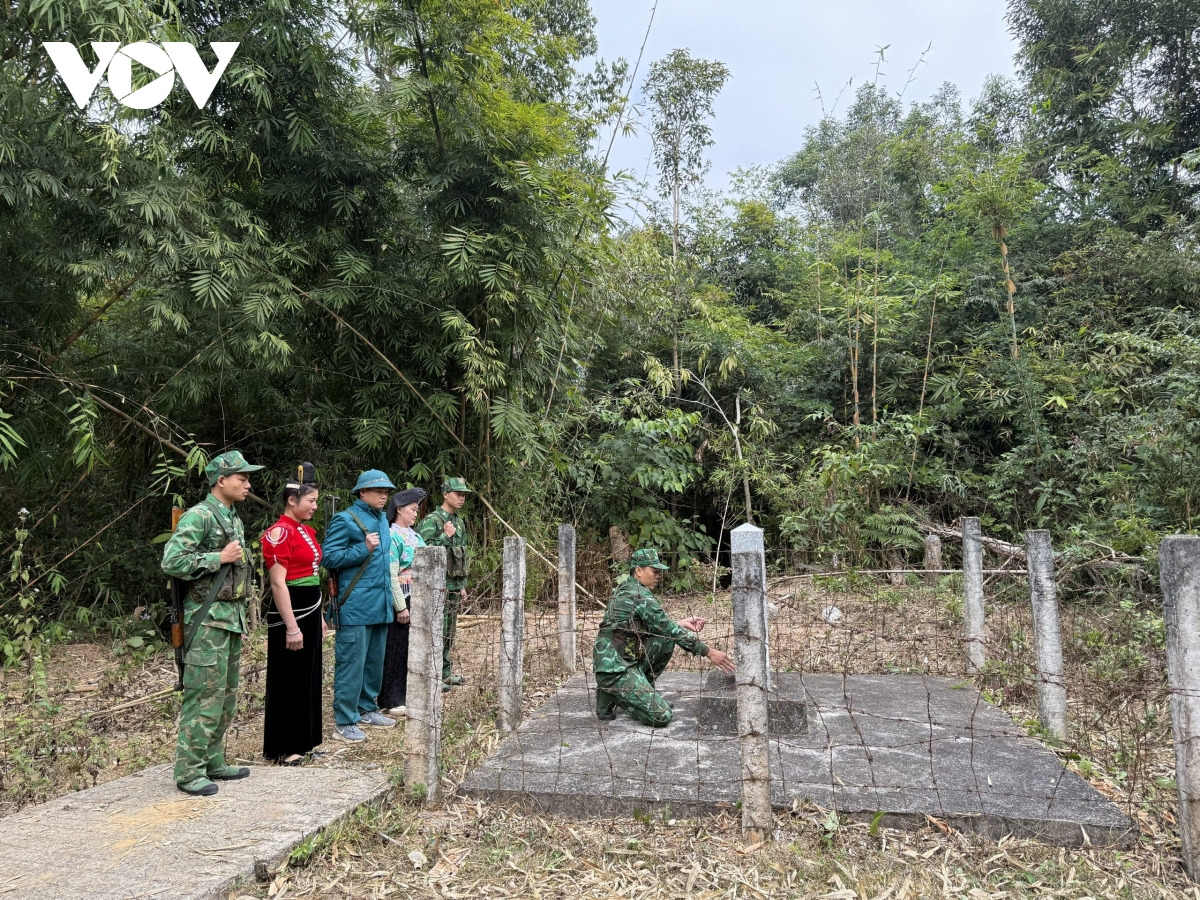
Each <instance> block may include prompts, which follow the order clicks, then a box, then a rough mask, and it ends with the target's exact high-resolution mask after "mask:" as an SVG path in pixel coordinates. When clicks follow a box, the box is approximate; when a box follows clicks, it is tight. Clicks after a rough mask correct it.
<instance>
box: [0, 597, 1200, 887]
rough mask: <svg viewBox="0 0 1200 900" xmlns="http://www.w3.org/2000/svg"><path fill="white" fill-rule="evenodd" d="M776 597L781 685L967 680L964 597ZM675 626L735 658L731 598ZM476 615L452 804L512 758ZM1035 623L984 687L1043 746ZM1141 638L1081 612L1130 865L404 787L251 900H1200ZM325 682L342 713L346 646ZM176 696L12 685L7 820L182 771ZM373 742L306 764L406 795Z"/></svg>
mask: <svg viewBox="0 0 1200 900" xmlns="http://www.w3.org/2000/svg"><path fill="white" fill-rule="evenodd" d="M771 594H772V598H773V600H774V602H775V604H776V608H775V614H774V617H773V619H772V645H773V650H772V652H773V667H775V668H777V669H781V670H792V671H824V672H829V671H833V672H842V671H844V672H853V673H860V672H927V673H930V674H936V675H946V676H951V677H957V676H960V675H963V674H964V673H963V667H962V661H961V659H960V656H961V648H960V645H959V643H958V638H957V629H958V625H957V623H958V622H959V621H961V619H960V618H959V611H958V610H957V608H956V606H955V601H954V598H953V594H952V593H951V592H940V591H933V590H928V589H923V588H918V587H911V586H910V587H908V588H903V589H893V588H886V589H885V588H882V587H872V588H870V589H867V590H863V589H861V587H860V586H855V587H854V590H850V589H848V588H847V586H846V585H844V584H839V583H835V582H830V583H828V584H825V585H821V586H813V585H812V584H811V583H805V582H799V583H797V582H779V583H776V584H774V585H773V586H772V590H771ZM667 606H668V609H669V610H670V612H671V613H672V614H673V615H676V616H677V617H683V616H688V615H696V616H703V617H705V618H707V619H709V625H708V626H707V628H706V629H705V632H704V634H703V637H704V638H705V639H706V641H708V642H709V643H711V644H713V645H715V646H719V647H725V648H730V647H731V644H732V636H731V625H730V610H729V604H728V600H727V597H723V596H718V597H717V598H716V599H715V600H712V599H709V598H707V597H705V596H703V595H692V596H686V597H677V598H669V599H668V601H667ZM831 607H833V608H836V609H837V610H838V612H839V613H840V614H841V615H840V618H839V617H835V616H833V615H832V614H831V613H830V608H831ZM1134 612H1135V613H1136V612H1137V611H1136V610H1135V611H1134ZM470 613H471V614H470V615H468V616H465V617H464V618H463V620H462V623H461V626H460V628H461V630H460V638H459V645H458V650H457V653H456V657H457V659H458V660H459V661H460V664H461V668H462V671H463V673H464V674H465V675H466V677H467V679H468V684H467V685H466V686H464V687H462V688H458V689H456V690H455V691H453V692H451V693H450V694H449V695H448V696H447V703H446V708H445V719H444V728H443V765H442V773H443V774H442V778H443V789H444V793H445V795H446V796H449V797H453V796H454V789H455V787H456V785H457V784H458V783H459V782H461V780H462V779H463V778H464V777H465V776H466V774H467V773H468V772H469V771H471V769H472V768H473V767H474V765H475V764H477V763H478V761H479V760H481V759H482V758H484V756H486V754H487V753H488V752H489V751H490V750H491V749H492V748H494V746H495V745H496V743H498V741H499V740H500V736H499V735H498V734H497V733H496V732H495V730H494V727H493V726H494V715H495V691H494V687H493V686H494V684H495V672H496V660H497V652H498V632H499V624H498V618H497V617H496V616H495V614H494V612H493V611H492V610H489V609H475V610H471V611H470ZM1027 618H1028V617H1027V615H1025V614H1024V613H1023V612H1022V606H1021V604H1019V603H1005V602H1004V601H1003V598H1001V599H1000V600H998V602H997V603H995V604H993V606H992V607H991V608H989V640H990V643H989V657H990V658H992V659H993V664H992V666H991V667H990V668H989V671H988V673H987V674H986V675H985V676H982V677H980V678H979V680H978V681H977V684H978V686H979V687H980V688H981V689H983V690H984V691H985V692H986V693H987V696H988V697H989V699H991V700H992V701H993V702H995V703H997V705H999V706H1001V707H1002V708H1004V709H1005V710H1006V711H1007V712H1008V713H1009V714H1010V715H1012V716H1013V718H1014V720H1016V721H1017V722H1019V723H1022V724H1026V725H1027V726H1029V727H1030V729H1031V732H1032V733H1034V734H1035V735H1036V733H1037V732H1036V714H1035V710H1034V706H1035V701H1034V697H1033V692H1032V690H1031V687H1030V685H1031V680H1030V678H1029V672H1028V622H1027ZM829 619H836V621H833V622H830V621H828V620H829ZM1130 621H1131V620H1129V611H1128V610H1126V609H1118V608H1115V607H1114V609H1112V610H1106V609H1088V610H1081V611H1072V610H1064V644H1065V646H1066V647H1067V652H1068V657H1069V659H1068V670H1069V672H1068V677H1069V682H1070V695H1071V702H1072V706H1071V714H1072V721H1073V736H1072V741H1071V743H1070V745H1069V746H1060V747H1056V748H1055V749H1056V750H1057V751H1058V752H1059V753H1060V757H1061V758H1062V759H1063V760H1064V762H1065V763H1066V764H1067V765H1069V766H1071V767H1072V768H1074V769H1075V770H1076V771H1078V772H1080V774H1081V775H1083V776H1084V777H1086V778H1088V780H1089V781H1090V782H1091V783H1092V784H1093V785H1095V786H1096V787H1097V788H1098V789H1100V790H1102V791H1103V792H1104V793H1105V794H1106V795H1107V796H1109V797H1110V798H1112V799H1113V800H1114V802H1117V803H1118V804H1120V805H1121V806H1122V808H1124V809H1125V810H1126V811H1127V812H1128V813H1129V814H1130V815H1131V816H1132V817H1133V818H1134V819H1135V821H1136V822H1137V823H1138V825H1139V827H1140V829H1141V835H1140V837H1139V840H1138V842H1137V844H1136V846H1135V847H1134V848H1132V849H1131V850H1126V851H1118V850H1099V849H1094V848H1083V849H1082V850H1062V849H1060V848H1056V847H1049V846H1046V845H1042V844H1038V843H1036V842H1032V841H1018V840H1013V839H1005V840H1002V841H999V842H996V841H987V840H984V839H979V838H975V837H967V836H964V835H961V834H958V833H956V832H953V831H951V830H950V829H948V828H947V827H946V826H945V825H943V824H942V823H941V822H939V821H937V820H935V819H930V820H929V821H928V822H927V824H926V825H925V827H922V828H919V829H911V830H904V831H897V830H893V829H886V828H879V829H874V830H872V829H871V828H870V827H869V826H867V825H860V824H850V823H846V822H842V821H840V820H839V818H838V817H837V815H836V814H834V813H832V812H830V811H829V810H823V809H818V808H815V807H804V808H798V809H795V810H793V811H791V812H790V813H786V814H780V815H778V817H777V826H778V829H777V832H776V835H775V840H773V841H771V842H768V843H767V844H765V845H762V846H753V847H747V846H745V845H743V843H742V842H741V839H740V836H739V830H738V822H737V818H736V814H730V815H726V816H714V817H710V818H706V819H702V820H675V819H668V820H666V821H663V820H662V819H661V818H659V817H647V816H639V817H635V818H631V819H628V820H618V821H593V822H574V821H560V820H553V819H547V818H542V817H538V816H532V815H527V814H525V813H522V812H520V811H516V810H511V809H506V808H502V807H498V806H488V805H486V804H481V803H477V802H467V801H465V800H460V799H451V800H450V801H448V802H447V803H445V804H444V805H443V806H440V807H438V808H434V809H430V810H425V809H422V808H420V807H419V806H418V805H417V804H416V803H415V802H414V801H411V800H409V799H406V798H405V797H404V796H403V792H402V790H400V789H398V790H397V792H396V799H395V800H393V801H391V802H389V803H387V804H384V805H383V806H381V807H379V808H372V809H366V810H362V811H360V813H358V814H357V815H356V816H355V817H354V818H353V819H352V820H351V821H349V822H347V823H345V824H344V825H342V826H339V827H337V828H334V829H331V830H330V831H328V832H326V833H325V834H324V835H322V836H319V837H318V838H315V839H313V840H312V841H310V842H309V843H307V844H306V845H304V846H302V847H300V848H299V849H298V850H297V851H296V852H295V853H294V854H293V856H292V860H291V861H290V864H289V865H287V866H285V867H284V868H283V869H282V870H280V871H279V872H277V873H275V875H274V877H273V880H271V881H269V882H264V883H260V884H258V885H254V886H247V887H245V888H243V889H241V890H240V891H238V892H235V894H234V895H233V896H234V897H255V898H258V897H278V898H282V897H386V896H410V895H412V896H417V897H449V898H457V897H485V898H486V897H534V898H557V897H563V898H566V897H602V898H618V897H620V898H644V897H664V898H667V897H692V898H707V897H714V898H715V897H731V898H732V897H772V898H774V897H813V898H816V897H820V898H823V900H856V898H861V900H906V898H917V897H939V896H953V897H973V898H993V897H995V898H999V897H1047V896H1055V897H1071V898H1078V900H1083V898H1087V897H1093V898H1101V897H1104V898H1132V897H1137V898H1142V897H1146V898H1150V897H1155V898H1157V897H1171V898H1174V897H1188V898H1193V900H1200V890H1198V889H1197V888H1196V887H1195V886H1192V885H1190V884H1189V883H1188V881H1187V880H1186V878H1185V877H1184V875H1183V872H1182V867H1181V863H1180V853H1179V846H1178V835H1177V834H1176V832H1175V829H1174V806H1175V802H1176V801H1175V792H1174V790H1173V781H1172V779H1173V775H1174V751H1173V749H1172V747H1171V744H1170V720H1169V716H1168V715H1167V714H1166V712H1165V709H1166V708H1165V690H1164V689H1163V686H1162V683H1161V682H1162V679H1161V660H1160V659H1159V652H1158V650H1156V649H1155V648H1154V647H1149V649H1147V647H1146V646H1142V647H1139V648H1135V649H1137V650H1139V652H1135V653H1130V652H1126V649H1124V648H1126V645H1128V644H1129V643H1130V640H1131V635H1130V628H1134V629H1136V628H1137V627H1140V626H1138V624H1137V622H1136V621H1135V622H1134V623H1133V625H1131V624H1130ZM1138 621H1141V620H1138ZM598 622H599V609H598V608H597V609H585V608H584V607H583V604H582V603H581V609H580V630H579V634H578V645H579V649H580V651H581V656H582V657H583V658H584V659H586V658H588V657H589V656H590V647H591V641H592V639H593V637H594V633H595V628H596V626H597V624H598ZM1143 624H1144V623H1143ZM1152 625H1153V622H1150V626H1152ZM1150 626H1147V627H1150ZM555 629H556V623H555V619H554V616H553V615H552V614H551V612H550V611H549V610H531V611H530V615H529V616H528V617H527V621H526V656H525V660H526V673H527V678H526V686H525V699H526V706H527V708H529V709H532V708H533V707H535V706H537V705H538V704H539V703H540V702H542V701H543V700H544V699H545V698H546V697H548V696H550V694H551V693H552V692H553V691H554V690H555V688H556V686H557V685H558V684H559V683H560V682H561V681H562V680H563V678H564V676H563V674H562V672H561V668H560V666H559V663H558V660H557V635H556V633H555ZM1150 643H1151V644H1153V641H1151V642H1150ZM264 657H265V640H264V638H263V636H262V635H261V633H260V634H258V635H255V636H254V637H252V638H251V639H250V640H248V642H247V652H246V653H245V655H244V660H243V690H242V696H241V702H240V705H239V711H238V716H237V719H236V722H235V724H234V726H233V727H232V728H231V730H230V735H229V754H228V755H229V756H230V758H231V759H237V760H238V761H240V762H244V763H249V764H255V765H262V764H265V763H264V761H263V760H262V757H261V743H262V734H261V722H262V701H263V691H264V688H265V684H264V668H263V666H264ZM325 662H326V671H327V678H326V685H327V687H326V693H327V694H330V696H331V691H330V688H329V685H331V683H332V653H331V652H329V648H328V645H327V653H326V660H325ZM697 664H700V665H706V664H703V663H699V661H696V660H694V659H691V658H683V659H678V660H677V661H676V662H674V663H672V665H673V667H677V668H694V667H695V666H696V665H697ZM964 677H965V676H964ZM173 682H174V671H173V667H172V661H171V657H170V655H169V654H168V653H167V652H166V651H165V650H163V649H157V650H145V651H143V652H133V653H127V654H125V655H122V656H115V655H114V654H113V652H112V650H111V649H110V648H108V647H104V646H100V645H97V644H85V643H80V644H70V645H66V646H60V647H56V648H54V649H53V650H52V651H50V652H49V653H48V654H47V656H46V657H45V658H44V659H36V660H32V661H31V663H30V665H29V666H28V667H27V668H25V669H23V670H10V671H8V672H7V673H5V675H4V680H3V682H0V812H3V813H5V814H7V813H11V812H13V811H15V810H16V809H18V808H20V807H21V806H24V805H27V804H29V803H34V802H39V801H42V800H46V799H49V798H51V797H55V796H59V795H61V794H64V793H67V792H70V791H74V790H79V789H81V788H85V787H88V786H91V785H93V784H98V783H101V782H104V781H108V780H110V779H113V778H117V777H120V776H122V775H126V774H129V773H131V772H135V771H139V770H141V769H143V768H145V767H146V766H148V765H150V764H153V763H160V762H166V761H169V760H170V758H171V757H172V754H173V749H174V737H175V721H174V720H175V716H176V715H177V712H178V699H177V697H176V695H175V694H174V693H173V692H172V691H171V686H172V684H173ZM327 699H328V698H327ZM326 709H327V721H326V735H327V736H328V735H329V733H330V730H331V726H332V721H331V718H332V716H331V713H330V712H329V706H328V704H327V706H326ZM370 734H371V740H370V741H369V742H367V743H366V744H364V745H356V746H348V745H345V744H341V743H340V742H337V741H332V740H327V741H326V743H325V744H324V745H323V746H322V747H321V748H320V749H321V750H323V751H325V753H326V755H324V756H322V757H320V758H318V759H314V760H312V761H311V762H309V763H308V765H319V766H338V767H341V766H362V767H368V766H369V767H376V766H378V767H382V768H384V769H385V770H387V771H388V772H389V773H391V774H392V775H393V777H395V778H396V781H397V785H399V775H400V769H401V764H402V744H403V731H402V728H396V729H394V730H390V731H389V730H378V729H372V730H371V732H370ZM2 890H3V888H2V886H0V891H2Z"/></svg>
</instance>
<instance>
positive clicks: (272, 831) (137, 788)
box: [0, 766, 389, 900]
mask: <svg viewBox="0 0 1200 900" xmlns="http://www.w3.org/2000/svg"><path fill="white" fill-rule="evenodd" d="M388 790H389V784H388V779H387V777H386V775H384V774H383V773H381V772H359V771H355V770H349V769H318V768H296V769H293V768H278V767H274V766H271V767H262V768H253V769H252V770H251V775H250V777H249V778H246V779H244V780H242V781H227V782H222V783H221V792H220V793H219V794H218V795H217V796H215V797H204V798H197V797H188V796H187V795H186V794H182V793H180V792H179V791H178V790H176V788H175V784H174V782H173V781H172V780H171V771H170V767H168V766H156V767H154V768H151V769H147V770H145V771H143V772H139V773H138V774H136V775H129V776H127V777H125V778H119V779H117V780H116V781H110V782H109V783H107V784H104V785H101V786H99V787H95V788H90V789H88V790H86V791H80V792H78V793H75V794H68V795H66V796H64V797H59V798H58V799H56V800H52V801H50V802H49V803H43V804H41V805H39V806H32V807H29V808H28V809H24V810H22V811H21V812H19V813H15V814H14V815H11V816H6V817H5V818H3V819H0V847H3V848H4V852H3V853H0V893H3V894H4V897H5V900H9V898H14V900H15V898H25V897H28V898H31V900H33V898H36V900H79V898H81V897H86V898H88V900H132V898H135V897H137V898H163V900H166V898H175V897H188V898H198V900H204V898H210V897H212V898H217V897H219V898H222V900H224V898H225V897H226V896H228V894H229V892H230V891H231V890H232V889H233V888H234V887H236V886H237V885H238V884H241V883H244V882H247V881H250V880H252V879H254V878H255V877H256V876H258V877H266V876H267V873H268V872H269V871H272V870H273V869H275V868H276V867H277V866H278V865H279V864H280V863H281V862H282V861H283V859H284V857H285V856H287V855H288V854H289V853H291V851H292V850H293V849H294V848H295V847H296V846H297V845H299V844H300V843H301V842H302V841H304V840H305V839H306V838H308V837H310V836H311V835H313V834H315V833H316V832H318V831H320V830H321V829H323V828H326V827H328V826H329V825H331V824H333V823H335V822H337V821H338V820H339V819H341V818H342V817H344V816H345V815H347V814H348V813H350V812H352V811H353V810H355V809H356V808H358V807H359V806H361V805H362V804H364V803H369V802H372V801H376V800H379V799H380V798H382V797H383V796H384V795H386V794H387V792H388Z"/></svg>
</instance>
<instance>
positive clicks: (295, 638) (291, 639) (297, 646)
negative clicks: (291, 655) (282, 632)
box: [284, 625, 304, 650]
mask: <svg viewBox="0 0 1200 900" xmlns="http://www.w3.org/2000/svg"><path fill="white" fill-rule="evenodd" d="M284 627H285V628H286V627H287V626H286V625H285V626H284ZM287 648H288V649H289V650H303V649H304V634H303V632H301V631H300V629H299V628H297V629H296V630H295V631H294V632H292V631H289V632H288V633H287Z"/></svg>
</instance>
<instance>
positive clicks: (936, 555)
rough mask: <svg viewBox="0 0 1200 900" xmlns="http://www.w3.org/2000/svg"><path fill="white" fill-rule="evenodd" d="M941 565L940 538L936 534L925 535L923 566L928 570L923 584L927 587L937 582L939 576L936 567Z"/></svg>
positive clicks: (938, 567)
mask: <svg viewBox="0 0 1200 900" xmlns="http://www.w3.org/2000/svg"><path fill="white" fill-rule="evenodd" d="M941 567H942V539H941V538H940V537H938V536H937V535H936V534H930V535H927V536H926V537H925V568H926V569H928V570H929V571H928V572H926V574H925V584H926V585H927V586H928V587H933V586H934V585H936V584H937V580H938V578H939V577H940V576H939V575H938V574H937V571H938V569H940V568H941Z"/></svg>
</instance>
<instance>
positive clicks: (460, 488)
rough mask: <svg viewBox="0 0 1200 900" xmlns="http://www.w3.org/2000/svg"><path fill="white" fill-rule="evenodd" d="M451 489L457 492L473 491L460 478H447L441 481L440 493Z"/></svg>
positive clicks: (467, 492)
mask: <svg viewBox="0 0 1200 900" xmlns="http://www.w3.org/2000/svg"><path fill="white" fill-rule="evenodd" d="M451 491H454V492H455V493H457V494H473V493H475V492H474V491H473V490H471V489H470V488H469V487H467V483H466V482H465V481H463V480H462V479H461V478H447V479H446V480H445V481H443V482H442V493H443V494H447V493H449V492H451Z"/></svg>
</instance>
